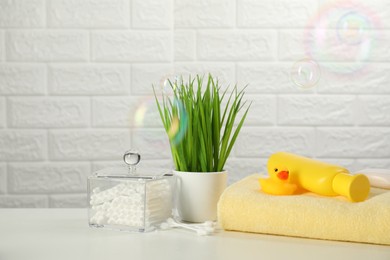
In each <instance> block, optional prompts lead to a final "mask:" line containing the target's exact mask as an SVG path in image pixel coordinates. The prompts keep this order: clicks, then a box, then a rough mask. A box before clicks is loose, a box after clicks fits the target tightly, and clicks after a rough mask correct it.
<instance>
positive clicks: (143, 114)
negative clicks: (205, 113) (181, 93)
mask: <svg viewBox="0 0 390 260" xmlns="http://www.w3.org/2000/svg"><path fill="white" fill-rule="evenodd" d="M156 95H157V100H158V101H159V102H160V106H161V109H163V107H162V106H163V100H164V99H165V101H166V102H167V104H168V102H169V101H168V100H170V102H171V104H172V106H174V107H175V109H176V111H177V113H175V114H173V115H172V116H171V120H170V121H169V122H167V129H165V128H164V126H163V123H162V120H161V117H160V113H159V111H158V107H157V104H156V98H155V97H154V96H151V97H145V98H143V99H141V100H140V101H139V103H138V104H137V106H136V109H135V110H134V111H133V112H132V113H131V127H132V132H133V143H135V144H136V146H135V147H138V148H140V149H141V151H142V154H145V150H147V151H146V154H147V155H148V153H149V152H150V153H152V152H153V151H152V149H153V150H155V151H154V152H155V153H160V152H161V153H165V152H169V150H170V149H169V146H170V145H177V144H179V143H180V142H181V141H182V140H183V138H184V136H185V134H186V132H187V128H188V115H187V112H186V110H185V107H184V105H183V103H182V102H181V101H180V100H179V99H177V98H174V97H173V96H166V94H164V93H163V92H162V91H158V90H157V89H156ZM145 144H153V147H149V146H148V147H145ZM140 145H141V146H142V145H143V147H140ZM148 151H149V152H148Z"/></svg>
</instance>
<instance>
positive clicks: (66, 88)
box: [48, 64, 130, 95]
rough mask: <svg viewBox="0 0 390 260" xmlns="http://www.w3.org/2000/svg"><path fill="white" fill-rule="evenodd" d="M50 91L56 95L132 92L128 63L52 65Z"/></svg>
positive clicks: (50, 69)
mask: <svg viewBox="0 0 390 260" xmlns="http://www.w3.org/2000/svg"><path fill="white" fill-rule="evenodd" d="M48 81H49V93H51V94H55V95H121V94H128V93H129V92H130V67H129V66H128V65H118V64H113V65H96V64H94V65H84V64H83V65H79V64H71V65H69V64H66V65H64V64H63V65H52V66H50V67H49V75H48Z"/></svg>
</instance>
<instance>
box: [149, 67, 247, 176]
mask: <svg viewBox="0 0 390 260" xmlns="http://www.w3.org/2000/svg"><path fill="white" fill-rule="evenodd" d="M169 87H170V88H171V90H172V92H173V95H172V96H167V95H163V97H162V100H159V99H158V97H157V94H156V91H155V89H154V88H153V90H154V95H155V99H156V104H157V108H158V111H159V113H160V117H161V120H162V123H163V125H164V128H165V131H166V133H167V134H168V137H169V141H170V147H171V152H172V157H173V161H174V164H175V168H176V170H178V171H187V172H219V171H223V170H224V165H225V163H226V160H227V158H228V157H229V154H230V152H231V150H232V148H233V145H234V143H235V141H236V139H237V136H238V134H239V132H240V130H241V127H242V125H243V124H244V121H245V118H246V116H247V114H248V111H249V108H250V105H251V104H248V105H247V102H246V101H243V100H242V99H243V96H244V89H245V88H244V89H243V90H240V91H239V90H238V89H237V86H235V87H234V88H233V90H232V92H231V93H230V94H229V93H227V90H225V91H223V92H220V91H221V87H220V85H219V83H218V80H217V79H215V78H213V76H212V75H210V74H209V75H208V76H207V77H206V80H205V77H204V76H199V75H196V77H195V78H191V77H189V79H188V82H184V81H183V78H181V79H180V80H178V79H176V80H175V81H169ZM225 98H226V99H225ZM225 100H227V101H226V102H224V101H225ZM225 104H226V105H225ZM243 108H245V110H243V111H244V113H243V114H242V117H241V119H238V117H239V112H240V111H241V110H242V109H243ZM236 120H239V122H238V124H235V122H236Z"/></svg>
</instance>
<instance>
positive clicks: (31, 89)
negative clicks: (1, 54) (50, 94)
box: [0, 63, 46, 95]
mask: <svg viewBox="0 0 390 260" xmlns="http://www.w3.org/2000/svg"><path fill="white" fill-rule="evenodd" d="M45 82H46V80H45V66H44V65H40V64H33V65H28V64H14V63H12V64H11V63H9V64H0V94H1V95H39V94H44V93H45Z"/></svg>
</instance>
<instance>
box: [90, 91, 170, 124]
mask: <svg viewBox="0 0 390 260" xmlns="http://www.w3.org/2000/svg"><path fill="white" fill-rule="evenodd" d="M92 125H93V126H95V127H126V128H140V127H162V126H163V125H162V123H161V120H160V114H159V112H158V109H157V105H156V102H155V98H154V97H152V96H146V97H143V96H140V97H125V98H122V97H113V98H107V97H105V98H94V99H93V101H92Z"/></svg>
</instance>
